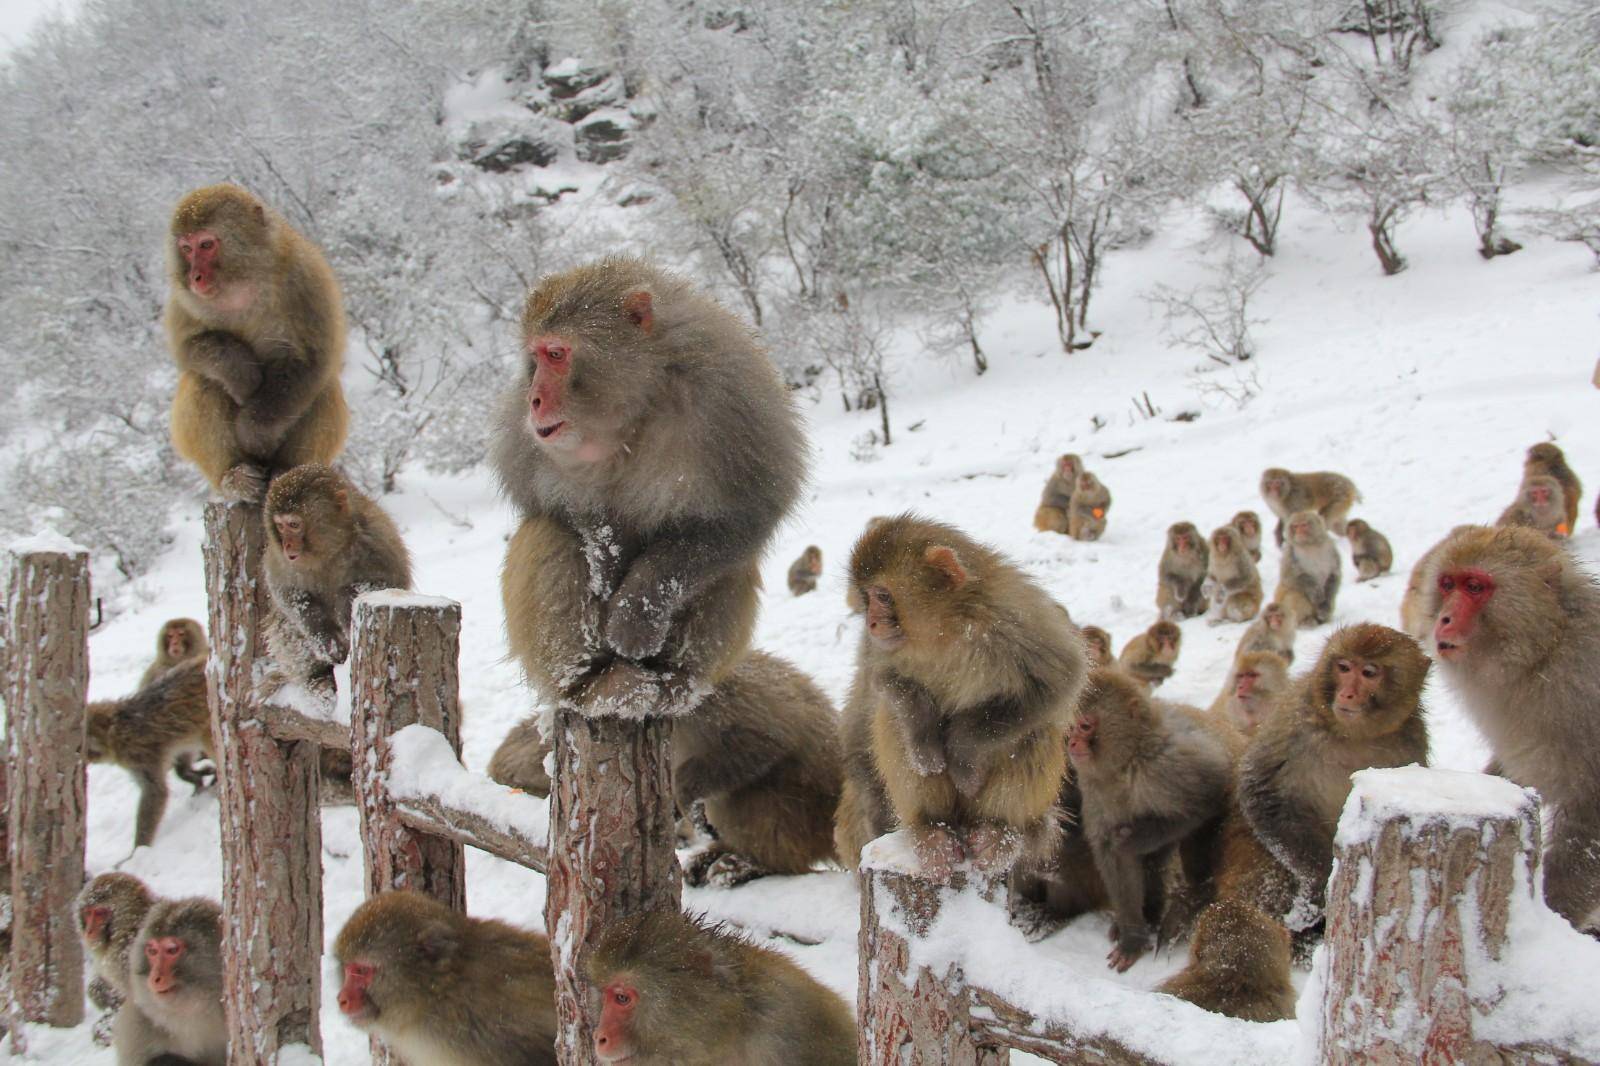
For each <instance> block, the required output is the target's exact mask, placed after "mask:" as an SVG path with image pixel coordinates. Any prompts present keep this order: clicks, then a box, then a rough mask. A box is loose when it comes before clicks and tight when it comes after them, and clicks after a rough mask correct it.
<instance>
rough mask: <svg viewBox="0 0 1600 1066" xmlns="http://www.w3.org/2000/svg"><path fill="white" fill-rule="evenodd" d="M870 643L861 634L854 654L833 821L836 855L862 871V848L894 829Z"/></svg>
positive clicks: (841, 721)
mask: <svg viewBox="0 0 1600 1066" xmlns="http://www.w3.org/2000/svg"><path fill="white" fill-rule="evenodd" d="M850 588H851V589H852V590H854V591H856V594H857V596H860V595H861V593H860V592H859V590H857V586H856V584H855V582H854V581H852V582H851V583H850ZM870 640H871V638H870V637H868V636H867V634H866V633H865V632H863V633H862V635H861V641H860V647H859V649H858V650H857V652H856V663H857V667H856V672H855V676H854V677H853V678H852V679H851V682H850V693H849V695H848V696H847V697H846V698H845V703H844V712H843V714H842V715H841V716H840V719H839V748H840V754H841V756H842V763H841V769H842V771H843V779H842V781H841V783H840V787H839V806H838V809H837V810H836V812H835V813H834V816H833V851H834V854H835V855H836V856H838V859H839V861H840V862H842V863H844V865H845V867H846V868H847V869H851V870H854V869H857V868H858V867H859V866H860V863H861V849H862V848H864V847H866V846H867V844H869V843H871V842H872V841H874V840H876V839H877V838H878V837H881V836H883V835H884V834H885V833H888V832H892V831H893V830H894V827H895V818H894V810H893V808H891V807H890V806H889V793H888V791H887V790H886V789H885V788H884V784H883V778H882V776H880V775H879V773H878V764H877V762H876V760H875V759H874V758H873V754H872V721H873V719H874V718H875V717H876V716H877V713H878V694H877V689H876V687H875V686H874V685H873V683H872V677H871V676H870V675H869V674H868V673H867V671H865V670H863V669H861V667H860V664H861V663H863V662H865V661H866V660H867V657H868V656H869V655H871V654H872V652H871V650H870V648H869V647H868V644H869V642H870Z"/></svg>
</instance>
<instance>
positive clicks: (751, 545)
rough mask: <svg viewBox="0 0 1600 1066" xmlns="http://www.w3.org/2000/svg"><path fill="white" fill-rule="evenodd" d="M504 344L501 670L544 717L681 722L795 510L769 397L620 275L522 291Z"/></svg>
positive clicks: (761, 364) (725, 331) (787, 412)
mask: <svg viewBox="0 0 1600 1066" xmlns="http://www.w3.org/2000/svg"><path fill="white" fill-rule="evenodd" d="M522 338H523V348H524V357H525V358H524V362H523V371H522V373H521V374H520V375H519V377H518V380H517V383H516V384H515V386H514V387H513V388H511V389H510V390H509V391H508V392H507V393H506V395H505V398H504V401H503V403H502V405H501V412H500V424H499V427H498V429H497V430H496V439H495V444H494V465H495V467H496V470H497V472H498V473H499V476H500V482H501V485H502V487H503V488H504V490H505V492H506V494H507V495H508V496H510V497H511V500H512V502H513V503H515V504H516V506H517V508H518V510H519V511H521V513H522V517H523V523H522V526H521V527H520V528H519V529H518V530H517V532H516V534H515V535H514V536H513V537H512V539H511V544H510V546H509V548H508V550H507V552H506V564H505V568H504V570H503V571H502V575H501V592H502V595H503V598H504V601H505V613H506V630H507V634H508V636H509V638H510V644H511V650H512V653H513V654H514V655H516V656H517V658H518V659H520V660H521V662H522V666H523V669H524V670H525V671H526V673H527V675H528V679H529V681H530V682H531V683H532V684H533V685H534V687H535V688H536V689H538V690H539V692H540V693H541V694H542V695H543V696H544V697H545V698H546V699H548V700H550V701H551V702H553V703H559V704H564V705H567V706H571V707H575V708H577V709H579V710H581V711H583V712H585V713H591V714H619V715H624V716H628V717H639V716H643V715H649V714H681V713H683V712H685V711H688V710H691V709H693V707H694V706H695V704H697V703H698V702H699V700H700V698H701V697H702V696H703V695H704V694H705V693H706V692H708V691H709V690H710V689H711V687H712V686H713V685H715V684H716V683H717V682H718V681H719V680H721V678H722V675H723V674H724V673H726V672H727V670H728V669H729V668H730V667H732V666H733V664H734V663H736V662H738V660H739V658H740V657H741V656H742V655H743V654H744V651H745V648H746V647H747V646H748V644H749V641H750V633H751V630H752V629H753V628H754V624H755V615H756V607H757V592H758V589H759V588H760V574H759V571H758V567H757V563H758V561H759V558H760V555H761V552H762V551H763V550H764V549H765V547H766V545H767V542H768V541H769V540H770V539H771V536H772V533H773V530H774V529H775V528H776V527H777V524H778V522H779V521H780V520H781V519H782V518H783V516H784V515H785V514H787V513H788V511H789V509H790V507H791V506H792V505H793V503H794V501H795V499H796V497H797V496H798V493H799V489H800V483H801V480H802V478H803V476H804V471H805V460H806V454H805V444H804V442H803V440H802V439H801V435H800V426H799V421H798V419H797V417H796V415H795V411H794V408H793V406H792V404H791V402H790V399H789V394H788V391H787V390H786V389H785V388H784V386H783V381H782V379H781V378H780V377H779V376H778V372H777V370H776V369H775V368H774V366H773V365H772V362H771V360H770V359H768V358H767V356H766V355H765V354H764V353H763V352H762V351H761V350H760V348H759V347H757V345H756V342H755V339H754V338H753V337H752V336H751V334H750V331H749V329H748V328H747V327H746V326H745V325H744V324H743V323H742V322H740V321H739V320H738V319H736V318H735V317H734V316H733V315H731V314H730V313H728V312H727V311H726V310H724V309H723V308H722V307H721V306H719V305H718V304H716V303H715V302H713V301H712V300H711V299H710V298H709V297H707V296H705V295H704V294H702V293H700V292H698V291H697V290H695V289H694V287H693V286H691V285H690V284H689V283H688V282H687V281H685V280H684V279H682V278H679V277H675V276H673V275H671V274H668V273H666V272H664V271H661V270H658V269H657V268H655V267H653V266H650V265H648V264H645V263H643V262H640V261H637V260H631V259H608V260H605V261H603V262H600V263H597V264H593V265H590V266H585V267H579V268H578V269H576V270H571V271H568V272H567V273H565V274H558V275H555V276H552V277H549V278H546V279H545V280H543V281H542V282H540V283H539V287H538V288H536V289H535V290H534V291H533V293H532V295H530V296H529V297H528V303H527V307H526V310H525V311H524V312H523V317H522Z"/></svg>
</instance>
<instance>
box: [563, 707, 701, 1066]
mask: <svg viewBox="0 0 1600 1066" xmlns="http://www.w3.org/2000/svg"><path fill="white" fill-rule="evenodd" d="M671 729H672V723H671V721H670V720H667V719H650V720H647V721H643V722H638V721H628V720H624V719H620V718H585V717H584V716H583V715H581V714H578V713H577V712H575V711H558V712H557V714H556V725H555V737H554V740H555V759H556V773H555V776H554V779H553V780H552V782H551V790H550V856H549V864H548V867H547V869H546V876H547V878H548V890H547V894H546V896H545V907H544V918H545V928H546V929H547V930H548V931H549V934H550V951H551V954H552V956H553V957H554V961H555V970H556V1024H557V1025H558V1027H559V1029H558V1032H557V1037H556V1056H557V1058H558V1059H559V1061H560V1062H561V1063H562V1066H593V1064H594V1063H595V1062H596V1061H597V1060H596V1059H595V1057H594V1033H593V1031H592V1029H591V1026H590V1017H589V1016H590V1009H591V1005H590V1002H589V1000H590V995H589V991H588V983H587V982H586V981H584V980H583V979H582V977H581V975H580V974H579V972H578V966H579V965H580V964H581V961H582V959H583V957H584V952H585V950H586V949H587V948H588V947H589V946H591V945H592V944H594V943H595V942H596V941H598V940H599V938H600V935H601V933H603V932H604V930H605V928H606V927H607V926H608V925H609V924H610V923H611V921H612V920H613V919H615V918H619V917H622V916H624V915H628V914H635V913H638V912H639V911H644V910H655V909H663V908H670V909H676V908H677V907H678V906H679V899H680V895H681V891H682V881H681V875H680V873H679V870H678V858H677V855H676V854H675V853H674V852H673V843H674V837H675V832H674V831H675V824H674V823H675V819H674V816H673V811H674V807H673V800H672V779H671V777H672V766H671V761H670V758H669V754H670V751H669V748H668V743H669V740H670V737H671Z"/></svg>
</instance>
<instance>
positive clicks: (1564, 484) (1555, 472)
mask: <svg viewBox="0 0 1600 1066" xmlns="http://www.w3.org/2000/svg"><path fill="white" fill-rule="evenodd" d="M1540 476H1544V477H1553V478H1555V479H1556V480H1557V481H1558V482H1560V483H1561V498H1562V502H1563V503H1565V504H1566V507H1565V514H1566V519H1567V529H1566V532H1567V535H1568V536H1570V535H1571V534H1572V531H1573V530H1575V529H1577V528H1578V501H1580V500H1581V499H1583V483H1582V482H1581V481H1579V480H1578V475H1577V474H1574V473H1573V472H1572V467H1570V466H1568V465H1567V457H1566V455H1565V454H1563V453H1562V451H1561V449H1560V448H1558V447H1556V446H1555V445H1554V444H1551V443H1550V442H1549V441H1541V442H1540V443H1538V444H1535V445H1534V446H1533V447H1531V448H1529V449H1528V458H1527V459H1526V460H1525V461H1524V462H1523V464H1522V480H1524V481H1527V480H1528V479H1530V478H1534V477H1540Z"/></svg>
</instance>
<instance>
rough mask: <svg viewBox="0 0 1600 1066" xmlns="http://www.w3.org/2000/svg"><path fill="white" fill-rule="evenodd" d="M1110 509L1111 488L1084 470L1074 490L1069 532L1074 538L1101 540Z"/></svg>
mask: <svg viewBox="0 0 1600 1066" xmlns="http://www.w3.org/2000/svg"><path fill="white" fill-rule="evenodd" d="M1110 510H1111V490H1110V489H1108V488H1106V487H1105V486H1104V485H1102V484H1101V483H1100V479H1099V478H1097V477H1095V476H1094V475H1093V474H1091V473H1089V471H1087V470H1084V471H1082V472H1081V473H1079V474H1078V481H1077V484H1076V485H1075V486H1074V488H1073V490H1072V512H1071V515H1070V517H1069V519H1068V522H1067V533H1068V534H1069V535H1070V536H1071V537H1072V539H1073V540H1099V539H1100V537H1101V535H1102V534H1104V533H1105V531H1106V512H1107V511H1110Z"/></svg>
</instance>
